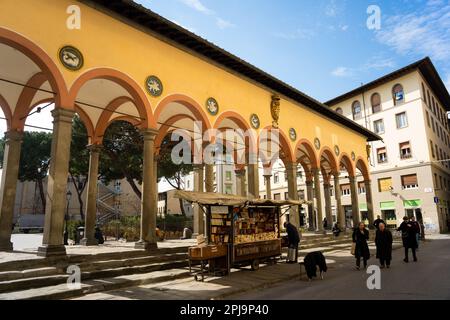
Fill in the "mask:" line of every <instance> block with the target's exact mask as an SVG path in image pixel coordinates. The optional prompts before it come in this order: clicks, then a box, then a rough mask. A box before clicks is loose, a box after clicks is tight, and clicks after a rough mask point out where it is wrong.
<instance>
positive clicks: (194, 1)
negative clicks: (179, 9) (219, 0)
mask: <svg viewBox="0 0 450 320" xmlns="http://www.w3.org/2000/svg"><path fill="white" fill-rule="evenodd" d="M181 2H183V3H184V4H185V5H187V6H188V7H191V8H192V9H194V10H197V11H198V12H201V13H204V14H208V15H211V14H214V11H212V10H211V9H208V8H207V7H206V6H205V5H204V4H203V3H202V2H201V1H200V0H181Z"/></svg>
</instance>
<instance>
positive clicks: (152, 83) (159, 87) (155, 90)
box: [145, 76, 163, 97]
mask: <svg viewBox="0 0 450 320" xmlns="http://www.w3.org/2000/svg"><path fill="white" fill-rule="evenodd" d="M145 87H146V88H147V91H148V93H150V94H151V95H152V96H154V97H159V96H160V95H161V94H162V92H163V84H162V82H161V80H159V78H158V77H156V76H150V77H148V78H147V80H145Z"/></svg>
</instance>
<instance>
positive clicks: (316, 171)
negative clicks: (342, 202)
mask: <svg viewBox="0 0 450 320" xmlns="http://www.w3.org/2000/svg"><path fill="white" fill-rule="evenodd" d="M313 174H314V190H315V192H316V206H317V224H318V225H317V230H318V231H323V224H322V222H323V212H322V195H321V192H320V189H321V188H320V170H319V169H313Z"/></svg>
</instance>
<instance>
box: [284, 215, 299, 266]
mask: <svg viewBox="0 0 450 320" xmlns="http://www.w3.org/2000/svg"><path fill="white" fill-rule="evenodd" d="M284 227H285V229H286V232H287V234H288V245H289V249H294V250H295V258H294V261H288V263H296V262H298V245H299V243H300V234H299V233H298V230H297V228H296V227H295V226H294V225H293V224H292V223H290V222H285V223H284Z"/></svg>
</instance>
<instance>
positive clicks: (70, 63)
mask: <svg viewBox="0 0 450 320" xmlns="http://www.w3.org/2000/svg"><path fill="white" fill-rule="evenodd" d="M59 60H60V61H61V63H62V64H63V66H64V67H66V68H67V69H69V70H72V71H78V70H80V69H81V68H82V67H83V64H84V58H83V55H82V54H81V52H80V50H78V49H77V48H75V47H72V46H65V47H62V48H61V49H60V50H59Z"/></svg>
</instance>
